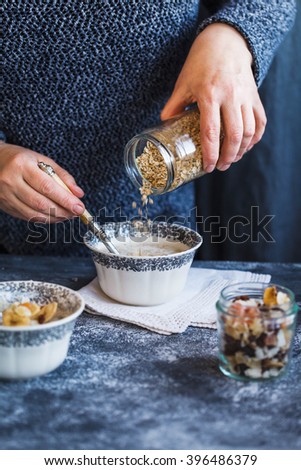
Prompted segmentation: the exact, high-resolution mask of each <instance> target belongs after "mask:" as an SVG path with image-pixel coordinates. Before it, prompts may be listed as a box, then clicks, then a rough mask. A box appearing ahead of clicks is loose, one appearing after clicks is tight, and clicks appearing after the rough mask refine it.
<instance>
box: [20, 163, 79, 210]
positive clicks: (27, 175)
mask: <svg viewBox="0 0 301 470" xmlns="http://www.w3.org/2000/svg"><path fill="white" fill-rule="evenodd" d="M23 178H24V180H25V181H26V182H27V184H29V186H31V187H32V188H33V189H35V190H36V191H37V192H38V193H40V194H42V195H43V196H45V197H46V198H48V199H50V200H51V201H52V202H55V203H56V204H57V205H58V206H60V207H61V208H63V209H65V210H67V211H68V212H69V216H70V215H71V214H74V215H81V214H82V213H83V212H84V210H85V207H84V205H83V203H82V202H81V201H80V199H78V198H77V197H76V196H74V195H73V194H71V193H69V191H67V189H64V188H62V187H61V186H60V185H59V184H58V183H57V182H56V181H55V180H53V179H52V178H51V176H49V175H47V174H45V173H44V172H42V171H41V170H40V169H39V168H38V167H37V166H36V165H28V166H27V167H26V171H24V173H23Z"/></svg>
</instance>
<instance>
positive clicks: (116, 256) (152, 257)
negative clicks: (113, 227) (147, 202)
mask: <svg viewBox="0 0 301 470" xmlns="http://www.w3.org/2000/svg"><path fill="white" fill-rule="evenodd" d="M109 223H110V224H112V223H113V224H114V223H115V224H122V223H128V222H109ZM155 223H156V224H157V225H160V224H161V225H163V224H165V225H171V226H173V227H175V228H182V229H186V230H187V231H188V232H191V233H194V234H196V235H197V236H198V237H199V242H198V243H197V244H196V245H195V246H194V247H192V248H189V249H188V250H184V251H180V252H179V253H169V254H167V255H157V256H134V255H123V254H120V253H119V254H116V253H110V252H109V251H107V252H106V251H98V250H95V249H94V248H93V247H92V246H91V245H90V244H89V242H88V241H87V237H88V234H92V235H93V233H92V232H91V231H88V232H87V233H85V235H84V237H83V240H84V244H85V246H86V247H87V248H88V249H89V250H91V251H93V253H96V254H99V255H105V256H108V257H112V258H122V259H135V260H143V259H145V260H156V259H164V258H178V257H181V256H184V255H186V254H188V253H191V252H193V251H196V250H197V249H198V248H199V247H200V246H201V245H202V244H203V242H204V239H203V237H202V235H201V234H200V233H199V232H197V231H196V230H193V229H192V228H189V227H186V226H185V225H179V224H174V223H171V224H168V223H167V222H155ZM103 226H105V224H102V225H101V227H103ZM180 243H181V242H180ZM183 245H184V243H183Z"/></svg>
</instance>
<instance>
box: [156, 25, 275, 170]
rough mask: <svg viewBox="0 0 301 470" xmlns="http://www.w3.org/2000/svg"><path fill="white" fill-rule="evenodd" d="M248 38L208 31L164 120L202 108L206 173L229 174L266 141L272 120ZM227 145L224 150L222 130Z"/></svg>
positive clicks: (226, 29)
mask: <svg viewBox="0 0 301 470" xmlns="http://www.w3.org/2000/svg"><path fill="white" fill-rule="evenodd" d="M251 63H252V55H251V53H250V52H249V50H248V47H247V44H246V42H245V40H244V38H243V36H242V35H241V34H240V33H239V32H238V31H236V30H235V29H234V28H233V27H231V26H228V25H226V24H223V23H214V24H211V25H209V26H207V27H206V28H205V29H204V31H202V33H200V34H199V35H198V37H197V38H196V40H195V41H194V43H193V45H192V47H191V49H190V52H189V54H188V57H187V59H186V62H185V64H184V66H183V68H182V70H181V73H180V75H179V77H178V80H177V82H176V85H175V88H174V91H173V93H172V95H171V97H170V99H169V100H168V102H167V103H166V105H165V107H164V109H163V111H162V113H161V118H162V119H163V120H164V119H168V118H169V117H172V116H173V115H175V114H178V113H179V112H181V111H183V110H184V109H185V107H186V106H188V105H189V104H191V103H194V102H197V104H198V107H199V110H200V115H201V121H200V132H201V146H202V150H203V158H204V169H205V171H207V172H208V173H210V172H211V171H213V170H214V168H215V167H217V168H218V169H219V170H222V171H223V170H227V169H228V168H229V166H230V165H231V164H232V163H233V162H237V161H238V160H240V159H241V157H242V156H243V154H244V153H245V152H247V151H248V150H250V149H251V147H253V145H254V144H256V143H257V142H258V141H259V140H260V139H261V137H262V135H263V133H264V129H265V125H266V116H265V112H264V109H263V106H262V103H261V101H260V98H259V95H258V91H257V87H256V83H255V80H254V77H253V73H252V69H251ZM221 123H222V126H223V133H224V140H223V144H222V148H221V149H220V148H219V147H220V130H221V129H220V125H221Z"/></svg>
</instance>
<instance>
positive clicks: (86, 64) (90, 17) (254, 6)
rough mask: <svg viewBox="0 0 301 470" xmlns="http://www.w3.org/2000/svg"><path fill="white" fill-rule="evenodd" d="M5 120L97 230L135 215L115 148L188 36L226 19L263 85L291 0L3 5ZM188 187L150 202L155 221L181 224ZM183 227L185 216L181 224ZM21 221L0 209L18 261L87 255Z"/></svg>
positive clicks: (66, 235)
mask: <svg viewBox="0 0 301 470" xmlns="http://www.w3.org/2000/svg"><path fill="white" fill-rule="evenodd" d="M3 5H4V8H3V10H4V60H3V76H4V86H3V96H2V103H3V114H2V117H1V127H0V128H1V130H2V131H3V133H4V135H5V137H6V140H7V142H8V143H13V144H17V145H20V146H23V147H26V148H29V149H32V150H35V151H37V152H40V153H42V154H44V155H48V156H50V157H52V158H53V159H54V160H56V161H57V162H58V163H59V164H60V165H61V166H62V167H65V168H66V169H67V170H68V171H69V172H70V173H72V174H73V175H74V177H75V178H76V180H77V181H78V183H79V185H81V186H82V187H83V189H84V190H85V191H86V193H87V196H86V197H85V198H84V202H85V204H86V206H87V208H88V209H89V210H90V211H91V212H92V213H93V214H95V215H98V216H99V217H100V219H99V220H100V222H103V221H106V220H109V219H114V220H117V219H120V218H122V217H125V216H128V217H129V216H132V215H133V210H132V208H131V203H132V201H133V200H137V199H138V197H139V196H138V192H137V190H136V189H135V188H134V187H133V185H132V183H131V182H130V181H129V179H128V178H127V176H126V174H125V170H124V165H123V149H124V145H125V144H126V142H127V141H128V140H129V139H130V138H131V137H132V136H133V135H134V134H136V133H137V132H139V131H141V130H143V129H144V128H146V127H149V126H151V125H153V124H155V123H157V122H158V121H159V115H160V110H161V109H162V107H163V105H164V103H165V102H166V100H167V98H168V97H169V96H170V94H171V91H172V88H173V85H174V83H175V80H176V78H177V76H178V73H179V72H180V69H181V66H182V65H183V62H184V60H185V57H186V55H187V53H188V50H189V47H190V46H191V44H192V41H193V39H194V37H195V34H196V32H197V31H201V30H202V29H203V28H204V27H206V26H207V25H208V24H210V23H212V22H217V21H221V22H225V23H228V24H231V25H233V26H234V27H235V28H237V29H238V30H239V31H240V32H241V33H242V34H243V36H244V37H245V38H246V40H247V42H248V44H249V47H250V50H251V52H252V54H253V57H254V75H255V79H256V81H257V84H258V85H260V83H261V81H262V80H263V78H264V76H265V74H266V73H267V70H268V67H269V65H270V63H271V60H272V58H273V55H274V54H275V51H276V49H277V47H278V45H279V44H280V42H281V41H282V39H283V37H284V36H285V34H286V33H287V31H288V30H289V29H290V27H291V26H292V24H293V20H294V16H295V2H294V1H293V0H286V1H280V0H271V1H269V2H267V1H264V0H253V1H251V0H245V1H243V0H237V1H234V0H230V1H210V0H207V1H205V0H204V2H203V4H202V6H205V7H206V8H207V12H208V17H207V19H205V21H201V20H200V3H199V1H197V0H182V1H177V0H161V1H153V2H151V1H145V2H144V1H138V0H128V1H125V0H120V1H116V0H115V1H114V0H102V1H100V0H64V1H63V0H61V1H59V0H51V1H50V0H22V1H21V0H4V2H3ZM193 206H194V192H193V185H192V184H189V185H186V186H185V187H183V188H180V189H179V190H177V191H176V192H174V193H170V194H167V195H164V196H160V197H158V198H157V199H156V204H155V205H154V209H153V213H151V216H154V215H160V214H161V215H164V216H170V215H178V216H182V217H186V218H187V217H188V216H189V214H190V210H191V208H192V207H193ZM186 223H189V220H187V219H186ZM72 224H73V225H70V223H67V224H58V225H53V226H51V227H48V226H43V225H41V224H37V225H33V224H29V225H28V224H27V223H26V222H24V221H19V220H17V219H13V218H12V217H10V216H8V215H7V214H4V213H3V212H0V245H3V246H4V247H5V248H6V249H7V250H8V251H10V252H12V253H16V254H30V253H37V254H38V253H43V254H49V255H50V254H63V255H73V254H87V251H86V249H85V247H83V245H82V243H81V235H82V234H83V233H84V231H85V228H84V227H81V226H80V223H78V221H73V223H72Z"/></svg>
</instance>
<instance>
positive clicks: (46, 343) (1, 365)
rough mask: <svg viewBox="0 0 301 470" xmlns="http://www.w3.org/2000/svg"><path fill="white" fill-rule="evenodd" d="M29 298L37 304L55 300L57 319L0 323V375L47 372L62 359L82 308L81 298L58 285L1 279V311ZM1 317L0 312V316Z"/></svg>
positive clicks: (29, 375) (26, 376)
mask: <svg viewBox="0 0 301 470" xmlns="http://www.w3.org/2000/svg"><path fill="white" fill-rule="evenodd" d="M25 299H29V300H30V301H32V302H36V303H37V304H38V305H43V304H46V303H48V302H57V303H58V312H60V311H61V312H64V314H65V312H68V315H67V317H65V318H62V319H60V320H56V321H52V322H49V323H44V324H42V325H32V326H17V327H16V326H3V325H2V324H1V322H0V378H2V379H8V380H16V379H29V378H32V377H36V376H39V375H43V374H47V373H48V372H51V371H53V370H54V369H56V368H57V367H58V366H59V365H60V364H62V362H63V361H64V360H65V358H66V356H67V352H68V347H69V341H70V337H71V334H72V331H73V328H74V325H75V320H76V318H77V317H78V316H79V315H80V314H81V313H82V311H83V309H84V306H85V304H84V300H83V298H82V297H81V296H80V295H79V294H78V293H77V292H75V291H73V290H71V289H68V288H67V287H63V286H60V285H57V284H50V283H46V282H39V281H7V282H0V312H2V311H3V310H4V309H5V308H6V307H7V306H8V305H9V304H11V303H14V302H22V301H24V300H25ZM0 316H1V315H0Z"/></svg>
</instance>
